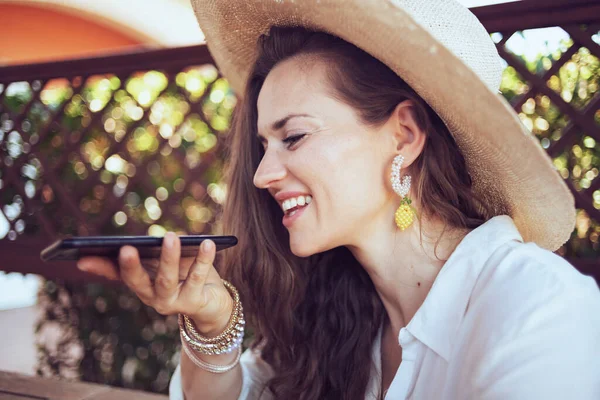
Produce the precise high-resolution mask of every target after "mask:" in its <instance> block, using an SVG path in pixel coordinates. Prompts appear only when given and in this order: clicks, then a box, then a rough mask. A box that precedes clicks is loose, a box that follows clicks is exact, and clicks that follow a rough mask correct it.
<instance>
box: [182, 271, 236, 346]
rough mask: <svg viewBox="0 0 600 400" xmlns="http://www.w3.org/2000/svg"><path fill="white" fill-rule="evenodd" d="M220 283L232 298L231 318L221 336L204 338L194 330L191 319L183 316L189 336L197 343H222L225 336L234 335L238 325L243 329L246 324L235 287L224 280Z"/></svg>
mask: <svg viewBox="0 0 600 400" xmlns="http://www.w3.org/2000/svg"><path fill="white" fill-rule="evenodd" d="M221 281H222V282H223V285H224V286H225V287H226V288H227V290H228V291H229V293H230V294H231V297H232V298H233V311H232V313H231V317H230V318H229V323H228V324H227V327H226V328H225V330H224V331H223V332H222V333H221V334H219V335H218V336H216V337H213V338H207V337H204V336H202V335H201V334H200V333H199V332H198V331H197V330H196V328H195V326H194V323H193V322H192V320H191V318H190V317H188V316H187V315H184V316H183V319H184V322H185V326H186V328H187V331H188V333H189V335H190V336H191V337H192V338H194V339H195V340H196V341H198V342H201V343H219V342H222V341H223V339H225V338H226V337H227V336H229V335H231V333H235V330H236V329H237V328H238V325H242V327H243V325H244V324H245V322H246V321H244V314H243V307H242V303H241V302H240V295H239V293H238V291H237V289H236V288H235V286H233V285H232V284H231V283H229V282H227V281H226V280H224V279H221ZM235 336H237V335H235Z"/></svg>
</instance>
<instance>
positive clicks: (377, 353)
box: [79, 0, 600, 399]
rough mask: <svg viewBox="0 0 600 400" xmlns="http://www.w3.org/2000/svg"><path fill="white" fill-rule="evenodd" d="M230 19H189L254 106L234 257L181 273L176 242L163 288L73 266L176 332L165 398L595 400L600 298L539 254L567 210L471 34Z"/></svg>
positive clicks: (467, 21) (125, 266) (270, 9)
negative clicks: (176, 321)
mask: <svg viewBox="0 0 600 400" xmlns="http://www.w3.org/2000/svg"><path fill="white" fill-rule="evenodd" d="M225 3H226V2H219V1H214V0H212V1H209V0H194V1H193V2H192V4H193V5H194V8H195V11H196V14H197V16H198V19H199V22H200V25H201V26H202V28H203V31H204V33H205V34H206V37H207V40H208V45H209V48H210V50H211V52H212V54H213V56H214V58H215V60H216V62H217V64H218V65H219V67H220V69H221V71H222V72H223V73H224V75H225V76H226V77H227V78H228V79H229V81H230V82H231V84H232V86H233V88H234V89H235V90H236V91H237V93H239V94H240V97H241V98H242V99H241V101H240V103H239V104H238V106H237V109H236V114H235V118H234V125H233V128H232V132H231V134H230V135H231V136H230V137H231V142H230V143H229V146H230V152H231V153H230V162H229V165H228V170H227V174H226V176H227V181H228V185H229V186H228V187H229V194H228V199H227V203H226V205H225V207H224V215H223V223H224V231H225V232H226V233H227V234H235V235H236V236H238V238H239V244H238V245H237V246H236V247H235V248H232V249H230V250H228V251H226V252H224V253H223V257H224V258H223V259H222V260H220V261H221V262H220V263H217V264H218V272H217V270H216V269H215V268H214V266H213V264H214V259H215V248H214V245H213V244H212V243H211V242H207V246H206V247H204V246H201V247H202V248H201V249H200V250H199V254H198V257H197V258H196V260H194V261H193V262H190V260H180V259H179V256H178V254H179V241H178V240H177V237H176V235H174V234H172V233H169V234H167V235H166V236H165V240H164V244H163V252H162V254H161V260H160V265H159V267H158V274H157V278H156V281H155V282H154V283H153V282H152V281H151V280H150V279H149V277H148V275H147V273H146V272H144V270H143V269H142V266H141V265H140V261H139V258H138V256H137V253H136V251H135V249H133V248H129V247H125V248H123V249H122V251H121V255H120V258H119V263H120V276H119V275H118V273H117V272H116V271H117V269H116V268H115V266H114V265H112V264H110V263H109V262H107V260H100V259H91V258H87V259H82V260H81V261H80V262H79V266H80V267H81V268H83V269H87V270H90V271H92V272H95V273H99V274H103V275H105V276H109V277H112V278H114V279H118V278H120V279H123V281H124V282H125V283H126V284H127V285H128V286H129V287H130V288H131V289H132V290H134V291H135V292H136V294H137V295H138V296H139V297H140V298H141V299H142V301H144V302H145V303H146V304H149V305H151V306H153V307H155V308H156V309H157V311H158V312H160V313H162V314H175V313H178V314H180V326H181V332H182V344H183V348H184V350H185V351H184V352H182V355H181V363H180V365H179V366H178V368H177V370H176V371H175V374H174V375H173V377H172V380H171V384H170V396H171V398H172V399H183V398H184V397H185V398H186V399H193V398H201V399H237V398H241V399H257V398H263V399H268V398H281V399H364V398H368V399H380V398H384V397H385V398H386V399H404V398H414V399H534V398H546V399H559V398H560V399H562V398H577V399H597V398H600V379H599V378H598V372H597V371H598V370H599V367H600V316H599V313H598V310H599V309H600V293H599V291H598V287H597V285H596V284H595V282H594V281H593V279H592V278H590V277H586V276H583V275H581V274H580V273H578V272H577V271H576V270H575V269H574V268H573V267H572V266H570V265H569V264H568V263H567V262H566V261H564V260H563V259H561V258H560V257H558V256H556V255H554V254H553V253H552V252H551V251H549V250H555V249H557V248H558V247H560V245H562V244H563V243H564V242H565V241H566V240H568V238H569V235H570V233H571V232H572V230H573V225H574V206H573V199H572V197H571V195H570V193H569V192H568V190H567V189H566V187H565V185H564V183H563V182H562V180H561V179H560V177H559V176H558V174H556V172H555V171H554V170H553V168H552V164H551V161H550V160H549V159H548V157H547V156H546V155H545V153H543V151H542V150H541V149H540V147H539V145H538V144H537V143H536V142H535V140H534V139H533V138H532V137H531V135H530V134H529V133H528V132H527V131H526V129H525V128H524V127H523V126H522V125H521V124H520V122H519V120H518V117H516V115H515V113H514V112H513V111H512V110H511V109H510V106H508V105H507V104H506V102H505V101H504V100H503V99H502V98H501V96H500V95H499V94H498V93H497V90H498V85H499V82H500V75H501V72H502V67H501V63H500V59H499V57H498V54H497V52H496V50H495V47H494V44H493V43H492V42H491V40H490V38H489V35H488V34H487V32H485V29H483V27H482V26H481V25H480V24H479V22H478V21H477V20H476V19H475V17H474V16H473V15H472V14H471V13H470V12H469V11H468V10H467V9H466V8H464V7H462V6H460V5H459V4H458V3H456V2H454V1H451V0H429V1H419V2H416V1H389V2H388V1H383V0H381V1H370V2H365V1H364V0H346V1H342V0H337V1H334V0H332V1H318V0H316V1H302V2H300V1H283V0H279V1H272V0H269V1H267V0H253V1H244V2H236V3H235V6H233V5H232V3H227V4H225ZM277 26H279V27H277ZM286 26H287V27H286ZM290 26H293V27H290ZM324 32H329V33H324ZM342 37H343V38H344V39H345V40H343V39H341V38H342ZM257 40H258V46H255V45H254V43H256V42H257ZM178 274H179V275H180V276H181V277H182V278H184V279H185V281H184V282H183V283H182V284H179V283H178V281H179V279H178ZM222 277H223V278H226V279H227V281H222V280H221V278H222ZM229 282H231V284H230V283H229ZM236 288H237V290H236ZM238 291H239V296H238ZM241 305H243V308H242V307H241ZM244 313H246V316H247V317H248V319H249V321H250V323H251V325H252V326H253V329H254V341H253V344H252V347H251V349H248V350H246V351H245V352H244V353H243V355H241V358H240V353H241V350H240V345H239V342H240V340H241V336H242V335H241V334H240V333H235V325H236V323H238V324H240V325H243V321H244ZM219 346H224V347H223V349H225V348H226V349H225V350H223V352H221V351H220V350H219V351H215V350H214V349H215V347H219ZM214 353H219V354H214Z"/></svg>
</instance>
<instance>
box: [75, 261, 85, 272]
mask: <svg viewBox="0 0 600 400" xmlns="http://www.w3.org/2000/svg"><path fill="white" fill-rule="evenodd" d="M77 268H79V269H80V270H81V271H87V265H83V264H82V263H77Z"/></svg>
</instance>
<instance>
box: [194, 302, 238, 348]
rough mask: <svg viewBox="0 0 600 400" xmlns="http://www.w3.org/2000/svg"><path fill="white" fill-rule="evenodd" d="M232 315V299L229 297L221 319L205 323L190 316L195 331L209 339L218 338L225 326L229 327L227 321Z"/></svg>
mask: <svg viewBox="0 0 600 400" xmlns="http://www.w3.org/2000/svg"><path fill="white" fill-rule="evenodd" d="M232 314H233V299H231V297H230V298H229V299H228V301H227V304H226V306H225V311H223V312H222V313H221V314H220V315H221V317H220V318H219V319H218V320H216V321H214V322H209V323H207V322H206V321H203V320H201V319H199V318H196V317H193V316H190V318H191V319H192V321H193V322H194V325H196V329H197V330H198V332H199V333H200V334H201V335H202V336H206V337H209V338H212V337H215V336H218V335H219V334H221V333H222V332H223V331H225V329H227V326H228V325H229V321H230V319H231V316H232Z"/></svg>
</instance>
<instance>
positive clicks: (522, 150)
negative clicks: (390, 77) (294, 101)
mask: <svg viewBox="0 0 600 400" xmlns="http://www.w3.org/2000/svg"><path fill="white" fill-rule="evenodd" d="M191 2H192V6H193V8H194V11H195V13H196V17H197V18H198V22H199V24H200V28H201V29H202V31H203V33H204V34H205V36H206V40H207V45H208V49H209V51H210V53H211V54H212V56H213V58H214V59H215V62H216V64H217V66H218V68H219V69H220V71H221V72H222V74H223V75H224V76H225V77H226V78H227V79H228V80H229V82H230V84H231V86H232V88H233V90H234V91H236V93H237V94H238V95H240V96H241V95H242V94H243V93H244V86H245V84H246V79H247V77H248V74H249V73H250V70H251V68H252V66H253V63H254V60H255V58H256V43H257V40H258V38H259V36H260V35H262V34H265V33H267V32H268V30H269V28H270V27H271V26H272V25H276V26H303V27H306V28H309V29H313V30H319V31H324V32H327V33H330V34H333V35H335V36H338V37H340V38H342V39H344V40H346V41H348V42H350V43H353V44H354V45H356V46H357V47H359V48H361V49H363V50H364V51H366V52H368V53H370V54H371V55H373V56H374V57H376V58H378V59H379V60H381V61H382V62H383V63H385V64H386V65H387V66H388V67H390V68H391V69H392V70H393V71H395V72H396V73H397V74H398V75H399V76H400V77H401V78H402V79H404V80H405V81H406V82H407V83H408V84H409V85H410V86H411V87H412V88H413V89H414V90H415V91H416V92H417V93H418V94H419V95H420V96H421V97H422V98H423V99H424V100H425V101H426V102H427V103H428V104H429V105H430V106H431V107H432V108H433V109H434V110H435V111H436V112H437V113H438V115H439V116H440V117H441V118H442V120H443V121H444V122H445V123H446V125H447V126H448V128H449V129H450V132H451V133H452V135H453V136H454V139H455V140H456V142H457V144H458V146H459V148H460V149H461V151H462V153H463V155H464V157H465V159H466V162H467V167H468V169H469V173H470V175H471V177H472V179H473V189H474V190H475V191H476V192H477V193H479V194H480V195H481V196H482V197H483V199H484V200H485V201H486V202H487V203H488V204H489V205H490V206H491V208H492V209H493V211H494V213H495V214H496V215H500V214H508V215H510V216H511V217H512V218H513V220H514V221H515V224H516V226H517V228H518V229H519V231H520V233H521V235H522V236H523V238H524V240H525V241H533V242H536V243H537V244H538V245H539V246H541V247H544V248H546V249H549V250H556V249H558V248H559V247H560V246H561V245H562V244H563V243H565V242H566V241H567V240H568V239H569V237H570V234H571V232H572V231H573V228H574V225H575V207H574V200H573V196H572V194H571V192H570V191H569V189H568V188H567V186H566V184H565V183H564V181H563V180H562V178H561V177H560V175H559V174H558V173H557V172H556V170H555V168H554V166H553V164H552V161H551V159H550V158H549V157H548V155H547V154H546V153H545V152H544V150H543V149H542V148H541V147H540V145H539V143H538V141H537V139H536V138H535V137H534V136H533V135H532V134H531V133H530V132H529V130H527V128H526V127H525V126H524V125H523V124H522V123H521V121H520V119H519V117H518V115H517V114H516V113H515V111H514V110H513V109H512V107H511V106H510V104H508V102H507V101H506V100H505V99H504V98H503V97H502V95H501V94H500V93H499V91H498V89H499V85H500V81H501V77H502V70H503V66H502V60H501V58H500V56H499V55H498V52H497V50H496V47H495V45H494V43H493V41H492V40H491V38H490V36H489V34H488V32H487V31H486V30H485V28H484V27H483V26H482V25H481V23H480V22H479V21H478V20H477V18H476V17H475V16H474V15H473V14H472V13H471V12H470V11H469V10H468V9H467V8H466V7H464V6H462V5H461V4H459V3H458V2H456V1H455V0H242V1H237V0H236V1H223V0H191Z"/></svg>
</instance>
